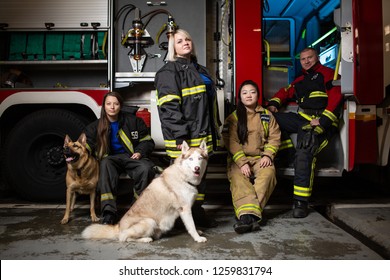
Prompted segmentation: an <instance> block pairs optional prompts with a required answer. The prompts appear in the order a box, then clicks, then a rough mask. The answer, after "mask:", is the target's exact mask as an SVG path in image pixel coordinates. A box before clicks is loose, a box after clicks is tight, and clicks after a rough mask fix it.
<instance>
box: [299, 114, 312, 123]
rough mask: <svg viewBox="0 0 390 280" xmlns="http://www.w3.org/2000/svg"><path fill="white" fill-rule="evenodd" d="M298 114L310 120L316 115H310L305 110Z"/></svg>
mask: <svg viewBox="0 0 390 280" xmlns="http://www.w3.org/2000/svg"><path fill="white" fill-rule="evenodd" d="M298 114H299V115H300V116H301V117H302V118H305V119H306V120H308V121H309V122H310V121H312V120H313V119H314V117H315V116H309V115H308V114H305V113H304V112H298Z"/></svg>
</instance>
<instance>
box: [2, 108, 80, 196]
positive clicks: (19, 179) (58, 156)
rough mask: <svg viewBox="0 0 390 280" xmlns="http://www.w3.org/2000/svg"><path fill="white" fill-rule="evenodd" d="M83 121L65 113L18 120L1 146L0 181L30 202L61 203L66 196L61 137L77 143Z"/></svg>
mask: <svg viewBox="0 0 390 280" xmlns="http://www.w3.org/2000/svg"><path fill="white" fill-rule="evenodd" d="M84 127H85V123H84V122H83V119H82V118H80V117H78V115H77V114H75V113H72V112H70V111H66V110H60V109H55V110H53V109H48V110H42V111H37V112H34V113H32V114H30V115H28V116H26V117H25V118H24V119H22V120H21V121H19V122H18V123H17V124H16V126H15V127H14V128H13V129H12V131H11V132H10V134H9V136H8V137H7V139H6V142H5V145H4V157H3V160H2V165H3V168H2V170H3V171H5V172H4V178H5V179H6V183H7V184H8V186H9V187H10V189H12V190H14V191H16V192H17V193H18V194H19V195H20V196H21V197H22V198H24V199H27V200H30V201H59V200H61V201H63V200H64V199H65V196H66V184H65V174H66V164H65V160H64V156H63V145H64V139H65V134H68V135H69V136H70V137H71V139H72V140H77V139H78V137H79V135H80V134H81V132H82V131H83V129H84Z"/></svg>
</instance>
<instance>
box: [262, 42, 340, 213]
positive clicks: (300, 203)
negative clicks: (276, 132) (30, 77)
mask: <svg viewBox="0 0 390 280" xmlns="http://www.w3.org/2000/svg"><path fill="white" fill-rule="evenodd" d="M300 63H301V65H302V75H300V76H299V77H297V78H296V79H295V80H294V81H293V82H292V83H291V84H290V85H288V86H287V87H286V88H282V89H280V90H279V91H278V92H277V93H276V94H275V95H274V96H273V97H272V98H271V99H270V100H269V103H268V109H269V110H270V111H271V112H273V113H274V116H275V119H276V121H277V122H278V124H279V126H280V129H281V131H282V143H281V146H280V148H279V151H280V152H282V151H283V150H285V151H287V150H291V149H294V146H293V143H292V141H291V139H290V137H289V135H290V134H292V133H297V143H296V147H295V158H294V169H295V176H294V209H293V216H294V217H295V218H304V217H306V216H307V215H308V201H309V198H310V196H311V194H312V186H313V178H314V168H315V163H316V156H317V155H318V153H319V152H320V151H321V150H322V149H323V148H324V147H325V146H326V145H327V144H328V142H329V140H330V139H331V137H332V136H333V135H334V134H335V133H336V132H337V131H338V117H339V115H340V110H341V104H342V95H341V88H340V86H334V85H333V83H332V81H333V80H335V79H336V78H337V74H335V73H334V70H333V69H331V68H328V67H326V66H324V65H322V64H321V63H320V61H319V57H318V53H317V51H316V50H315V49H313V48H306V49H304V50H302V51H301V53H300ZM291 101H295V102H296V103H297V104H298V106H299V109H298V112H297V113H295V112H286V113H282V112H278V110H279V109H280V108H281V107H282V106H283V105H285V104H286V103H287V102H291ZM284 154H285V155H287V154H291V153H284Z"/></svg>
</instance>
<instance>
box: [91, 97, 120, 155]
mask: <svg viewBox="0 0 390 280" xmlns="http://www.w3.org/2000/svg"><path fill="white" fill-rule="evenodd" d="M108 96H113V97H116V99H118V102H119V104H120V107H121V108H122V107H123V98H122V96H121V95H120V94H119V93H118V92H115V91H111V92H108V93H106V95H104V97H103V103H102V110H101V112H100V119H99V122H98V127H97V139H96V146H97V147H96V149H97V154H98V158H99V159H102V158H103V156H104V155H105V154H106V153H107V152H108V150H109V147H108V146H109V128H110V121H109V120H108V117H107V113H106V108H105V106H104V105H105V104H106V99H107V97H108ZM119 114H120V113H119Z"/></svg>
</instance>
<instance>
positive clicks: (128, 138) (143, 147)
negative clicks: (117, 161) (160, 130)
mask: <svg viewBox="0 0 390 280" xmlns="http://www.w3.org/2000/svg"><path fill="white" fill-rule="evenodd" d="M118 122H119V131H118V135H117V136H118V139H119V141H120V143H121V144H122V145H123V147H124V148H125V150H126V152H127V153H128V154H129V155H132V154H134V153H140V154H141V156H142V157H143V158H144V157H149V156H150V154H151V153H152V152H153V149H154V141H153V139H152V137H151V136H150V133H149V129H148V128H147V127H146V124H145V122H144V121H143V119H141V118H138V117H137V116H135V115H134V114H129V113H125V112H123V111H121V112H120V113H119V119H118ZM98 123H99V120H96V121H94V122H93V123H91V124H89V125H88V126H87V127H86V128H85V134H86V136H87V148H88V150H89V151H90V152H91V153H92V154H93V153H94V152H95V151H96V138H97V127H98ZM109 129H110V128H109ZM109 133H110V131H109ZM108 154H110V153H108Z"/></svg>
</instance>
